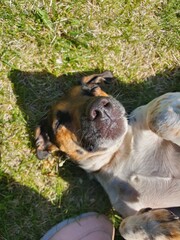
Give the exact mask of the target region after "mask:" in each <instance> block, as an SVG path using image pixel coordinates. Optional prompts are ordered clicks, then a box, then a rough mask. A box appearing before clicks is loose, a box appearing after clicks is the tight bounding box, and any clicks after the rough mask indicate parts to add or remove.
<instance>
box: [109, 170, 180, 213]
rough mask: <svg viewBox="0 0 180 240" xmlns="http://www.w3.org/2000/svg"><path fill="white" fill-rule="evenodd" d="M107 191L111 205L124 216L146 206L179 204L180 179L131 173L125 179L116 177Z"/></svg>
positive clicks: (177, 205) (176, 205) (156, 206)
mask: <svg viewBox="0 0 180 240" xmlns="http://www.w3.org/2000/svg"><path fill="white" fill-rule="evenodd" d="M107 191H108V195H109V197H110V200H111V203H112V205H113V206H114V208H115V209H116V210H117V211H118V212H119V213H120V214H122V215H123V216H124V217H126V216H129V215H132V214H134V213H135V212H136V211H139V210H140V209H142V208H147V207H151V208H169V207H179V206H180V179H175V178H168V177H157V176H152V177H151V176H150V177H147V176H143V175H138V174H132V175H131V177H130V178H129V179H127V181H126V180H125V179H124V180H123V181H122V179H119V180H118V178H116V180H115V181H113V182H112V184H110V185H109V186H108V189H107Z"/></svg>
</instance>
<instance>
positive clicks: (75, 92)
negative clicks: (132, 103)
mask: <svg viewBox="0 0 180 240" xmlns="http://www.w3.org/2000/svg"><path fill="white" fill-rule="evenodd" d="M112 79H113V76H112V74H111V73H110V72H109V71H106V72H104V73H102V74H94V75H91V76H86V77H83V78H82V81H81V85H79V86H75V87H73V88H72V89H71V90H70V91H69V92H68V93H67V94H66V95H65V96H63V97H62V98H61V99H60V101H59V102H58V103H57V104H55V105H54V106H53V107H52V109H51V110H50V111H49V113H48V115H47V117H46V118H44V119H42V121H41V122H40V124H39V126H38V127H37V128H36V131H35V138H36V145H37V156H38V158H40V159H43V158H45V157H46V156H47V155H48V153H49V152H52V151H57V150H60V151H62V152H65V153H66V154H67V155H69V156H70V157H71V158H72V159H74V160H76V161H79V160H82V159H84V158H88V157H90V156H92V155H93V156H94V155H96V154H100V153H102V152H104V151H107V150H108V151H110V149H111V148H115V147H116V146H117V145H118V144H119V142H121V140H122V139H123V137H124V135H125V132H126V131H127V120H126V117H125V109H124V107H123V106H122V105H121V104H120V103H119V102H118V101H117V100H115V99H114V98H113V97H112V96H109V95H108V94H106V93H105V92H104V91H103V90H102V89H101V88H100V86H99V84H100V83H102V82H105V83H110V82H111V81H112Z"/></svg>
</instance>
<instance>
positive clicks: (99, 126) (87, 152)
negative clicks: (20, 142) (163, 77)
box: [36, 71, 180, 240]
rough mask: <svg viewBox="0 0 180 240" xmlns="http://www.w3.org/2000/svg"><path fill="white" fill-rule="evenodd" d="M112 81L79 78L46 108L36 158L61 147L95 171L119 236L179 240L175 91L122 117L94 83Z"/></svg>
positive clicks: (179, 141)
mask: <svg viewBox="0 0 180 240" xmlns="http://www.w3.org/2000/svg"><path fill="white" fill-rule="evenodd" d="M112 78H113V76H112V74H111V73H110V72H109V71H106V72H104V73H102V74H95V75H91V76H87V77H84V78H83V79H82V84H81V86H76V87H74V88H72V89H71V90H70V91H69V93H67V95H66V96H64V97H62V98H61V99H60V101H59V102H58V103H57V104H55V105H54V106H53V107H52V109H51V110H50V112H49V115H48V116H47V118H45V119H44V120H42V121H41V123H40V125H39V126H38V127H37V129H36V144H37V155H38V157H39V158H40V159H42V158H45V157H46V156H47V155H48V154H49V153H50V152H52V151H59V150H60V151H63V152H65V153H66V154H68V155H69V156H70V158H71V159H72V160H73V161H74V162H75V163H77V164H78V165H79V166H80V167H81V168H83V169H85V170H86V171H87V172H89V173H91V174H93V175H94V177H95V178H96V179H97V180H98V181H99V182H100V184H101V185H102V186H103V188H104V189H105V191H106V192H107V194H108V196H109V198H110V201H111V203H112V205H113V207H114V208H115V209H116V210H117V211H118V212H119V213H120V214H121V215H122V216H123V217H125V219H124V220H123V222H122V224H121V226H120V232H121V234H122V235H123V236H124V238H125V239H128V240H129V239H131V240H132V239H136V240H137V239H150V240H153V239H155V240H167V239H173V240H175V239H180V221H179V218H178V216H180V214H179V213H178V210H179V208H178V207H180V93H178V92H176V93H167V94H164V95H162V96H160V97H158V98H156V99H154V100H152V101H151V102H150V103H149V104H147V105H144V106H141V107H138V108H137V109H135V110H134V111H133V112H132V113H131V115H130V117H129V119H130V120H129V122H128V120H127V118H126V113H125V109H124V107H123V106H122V104H121V103H119V102H118V101H117V100H115V99H114V98H113V97H112V96H109V95H108V94H106V93H105V92H104V91H103V90H102V89H101V88H100V86H99V84H100V83H102V82H110V81H111V79H112ZM170 207H177V212H176V214H177V215H178V216H177V215H174V214H173V213H172V212H170V211H169V210H167V209H165V208H170ZM147 208H148V209H147ZM150 208H153V209H150ZM140 209H142V210H140Z"/></svg>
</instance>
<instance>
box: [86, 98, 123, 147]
mask: <svg viewBox="0 0 180 240" xmlns="http://www.w3.org/2000/svg"><path fill="white" fill-rule="evenodd" d="M126 125H127V120H126V117H125V109H124V107H123V106H122V105H121V104H120V103H119V102H118V101H117V100H115V99H114V98H111V97H99V98H96V99H95V101H92V102H91V103H89V104H88V105H87V106H86V111H84V114H82V117H81V129H82V133H81V145H82V147H83V148H85V149H86V150H88V151H97V150H101V149H104V148H108V147H110V145H112V144H113V141H114V140H117V139H119V138H121V137H122V136H123V135H124V133H125V132H126V128H127V127H126Z"/></svg>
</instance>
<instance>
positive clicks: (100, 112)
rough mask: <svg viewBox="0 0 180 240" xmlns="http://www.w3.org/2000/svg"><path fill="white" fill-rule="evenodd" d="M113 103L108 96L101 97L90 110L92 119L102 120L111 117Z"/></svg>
mask: <svg viewBox="0 0 180 240" xmlns="http://www.w3.org/2000/svg"><path fill="white" fill-rule="evenodd" d="M112 107H113V106H112V103H111V102H110V100H109V99H108V98H104V97H102V98H99V99H98V100H96V101H95V102H93V103H92V105H91V107H90V111H89V117H90V120H92V121H95V120H98V119H99V120H100V119H103V118H107V117H110V114H111V110H112Z"/></svg>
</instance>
